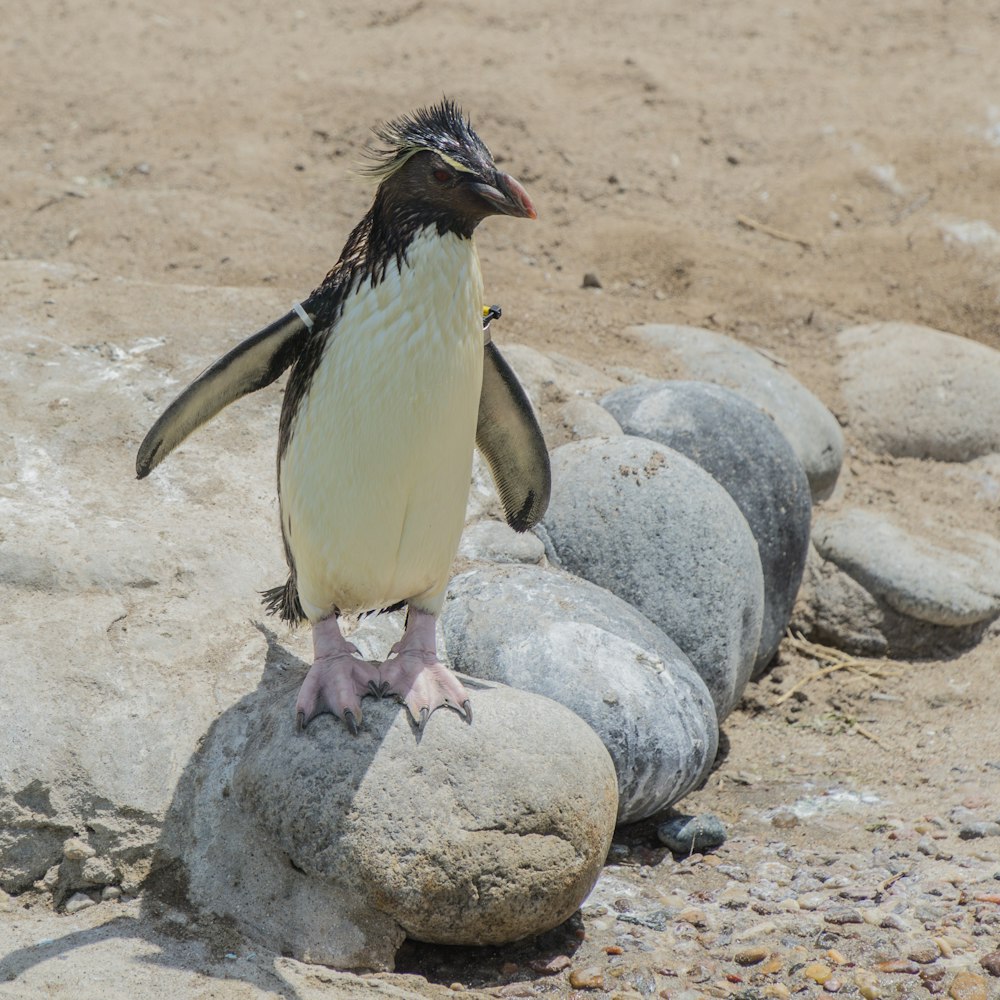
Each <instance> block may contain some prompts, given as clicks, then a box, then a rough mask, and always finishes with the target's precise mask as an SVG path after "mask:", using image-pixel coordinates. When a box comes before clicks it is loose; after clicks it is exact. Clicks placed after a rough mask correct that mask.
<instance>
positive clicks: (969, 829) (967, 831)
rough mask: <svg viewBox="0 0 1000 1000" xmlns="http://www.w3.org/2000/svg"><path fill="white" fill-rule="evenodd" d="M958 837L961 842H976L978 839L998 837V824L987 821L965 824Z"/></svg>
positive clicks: (999, 824)
mask: <svg viewBox="0 0 1000 1000" xmlns="http://www.w3.org/2000/svg"><path fill="white" fill-rule="evenodd" d="M958 835H959V837H960V838H961V839H962V840H977V839H978V838H980V837H1000V823H991V822H989V821H988V820H983V821H982V822H976V823H966V824H965V825H964V826H963V827H962V829H961V830H959V831H958Z"/></svg>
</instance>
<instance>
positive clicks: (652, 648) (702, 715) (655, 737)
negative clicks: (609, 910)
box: [441, 566, 718, 823]
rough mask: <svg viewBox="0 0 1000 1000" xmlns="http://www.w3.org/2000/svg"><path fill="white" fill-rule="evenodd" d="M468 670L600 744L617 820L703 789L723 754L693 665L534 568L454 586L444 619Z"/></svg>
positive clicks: (621, 611)
mask: <svg viewBox="0 0 1000 1000" xmlns="http://www.w3.org/2000/svg"><path fill="white" fill-rule="evenodd" d="M441 622H442V626H443V628H444V635H445V642H446V645H447V649H448V656H449V659H450V660H451V662H452V664H453V665H454V666H455V667H457V668H458V669H459V670H461V671H462V672H463V673H466V674H471V675H472V676H474V677H480V678H484V679H486V680H492V681H500V682H502V683H504V684H509V685H511V686H513V687H517V688H522V689H524V690H527V691H533V692H535V693H536V694H542V695H545V696H547V697H549V698H552V699H554V700H555V701H558V702H560V703H561V704H563V705H565V706H566V707H567V708H569V709H571V710H572V711H573V712H575V713H576V714H577V715H579V716H580V718H582V719H583V720H584V721H585V722H587V723H588V724H589V725H590V726H591V728H592V729H593V730H594V731H595V732H596V733H597V735H598V736H600V738H601V740H602V741H603V743H604V745H605V747H607V749H608V752H609V753H610V754H611V759H612V760H613V761H614V764H615V770H616V771H617V773H618V803H619V804H618V821H619V822H621V823H629V822H634V821H636V820H639V819H644V818H645V817H647V816H651V815H652V814H653V813H656V812H659V811H660V810H661V809H664V808H665V807H666V806H668V805H670V804H671V803H673V802H676V801H677V800H678V799H679V798H681V797H682V796H683V795H685V794H686V793H687V792H689V791H690V790H691V789H692V788H695V787H697V786H698V785H699V784H700V783H701V782H702V780H703V779H704V777H705V775H706V774H707V773H708V770H709V768H710V767H711V766H712V762H713V761H714V759H715V753H716V750H717V747H718V722H717V720H716V715H715V707H714V705H713V704H712V699H711V696H710V695H709V693H708V689H707V688H706V687H705V684H704V682H703V681H702V679H701V678H700V677H699V676H698V674H697V673H695V670H694V668H693V667H692V666H691V661H690V660H688V658H687V657H686V656H685V655H684V654H683V653H682V652H681V651H680V650H679V649H678V648H677V646H676V645H675V644H674V642H673V641H672V640H671V639H669V638H668V637H667V636H666V635H665V634H664V632H663V631H662V629H659V628H657V626H655V625H654V624H653V623H652V622H651V621H649V619H648V618H645V617H644V616H643V615H641V614H639V612H638V611H636V610H635V608H633V607H632V606H631V605H629V604H626V603H625V602H624V601H623V600H621V599H620V598H617V597H615V596H614V594H611V593H609V592H608V591H606V590H603V589H602V588H601V587H596V586H594V585H593V584H592V583H588V582H587V581H586V580H581V579H579V578H578V577H574V576H570V575H569V574H568V573H561V572H558V571H554V570H546V569H541V568H539V567H537V566H491V567H484V568H482V569H481V570H475V571H472V572H469V573H463V574H462V575H460V576H458V577H456V578H455V579H454V580H453V581H452V583H451V586H450V588H449V591H448V600H447V602H446V604H445V608H444V612H443V614H442V616H441Z"/></svg>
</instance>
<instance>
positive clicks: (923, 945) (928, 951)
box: [906, 941, 941, 965]
mask: <svg viewBox="0 0 1000 1000" xmlns="http://www.w3.org/2000/svg"><path fill="white" fill-rule="evenodd" d="M940 954H941V952H940V951H938V946H937V945H936V944H935V943H934V942H933V941H920V942H918V943H917V944H915V945H914V946H913V947H912V948H910V950H909V951H908V952H907V953H906V957H907V958H908V959H909V960H910V961H911V962H917V963H918V964H920V965H930V964H931V962H936V961H937V960H938V956H939V955H940Z"/></svg>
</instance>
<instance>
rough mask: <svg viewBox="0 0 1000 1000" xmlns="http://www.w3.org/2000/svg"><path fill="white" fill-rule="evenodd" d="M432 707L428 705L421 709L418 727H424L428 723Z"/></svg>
mask: <svg viewBox="0 0 1000 1000" xmlns="http://www.w3.org/2000/svg"><path fill="white" fill-rule="evenodd" d="M430 715H431V713H430V709H428V708H427V707H426V706H425V707H424V708H422V709H420V721H419V722H418V723H417V729H423V728H424V726H426V725H427V720H428V719H429V718H430Z"/></svg>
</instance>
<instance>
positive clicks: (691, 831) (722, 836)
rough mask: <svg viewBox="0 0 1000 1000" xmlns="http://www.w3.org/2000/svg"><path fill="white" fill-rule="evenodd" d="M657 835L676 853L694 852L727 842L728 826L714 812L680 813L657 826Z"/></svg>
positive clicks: (712, 848) (713, 847)
mask: <svg viewBox="0 0 1000 1000" xmlns="http://www.w3.org/2000/svg"><path fill="white" fill-rule="evenodd" d="M656 836H657V837H658V838H659V840H660V843H661V844H664V845H666V846H667V847H669V848H670V850H671V851H673V852H674V854H694V853H695V851H698V852H702V851H711V850H714V849H715V848H716V847H721V846H722V845H723V844H724V843H725V842H726V827H725V825H724V824H723V822H722V820H720V819H719V817H718V816H715V815H713V814H712V813H703V814H702V815H700V816H687V815H684V814H678V815H677V816H671V817H670V818H669V819H666V820H664V821H663V822H662V823H661V824H660V825H659V826H658V827H657V828H656Z"/></svg>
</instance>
